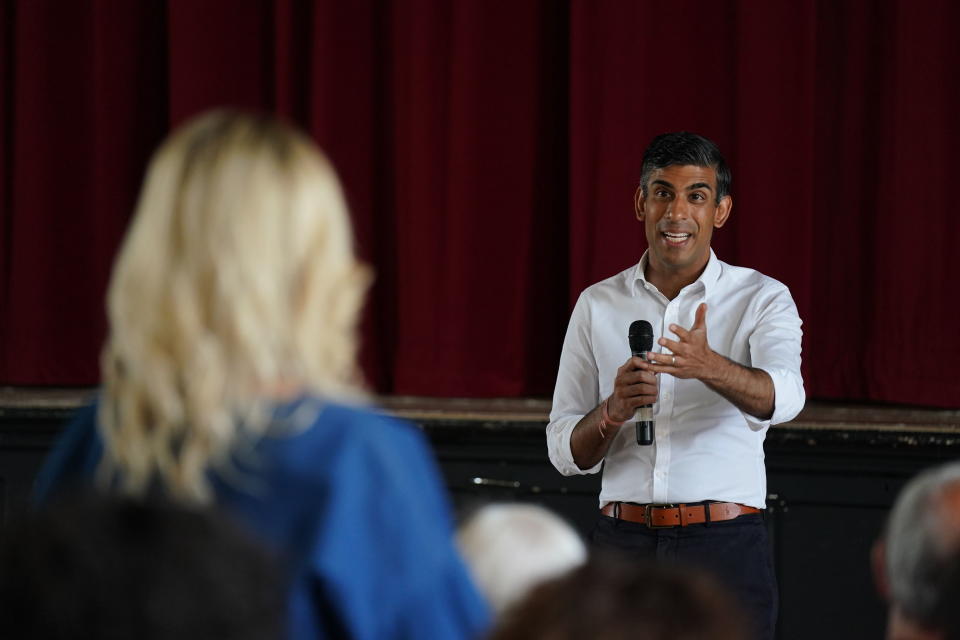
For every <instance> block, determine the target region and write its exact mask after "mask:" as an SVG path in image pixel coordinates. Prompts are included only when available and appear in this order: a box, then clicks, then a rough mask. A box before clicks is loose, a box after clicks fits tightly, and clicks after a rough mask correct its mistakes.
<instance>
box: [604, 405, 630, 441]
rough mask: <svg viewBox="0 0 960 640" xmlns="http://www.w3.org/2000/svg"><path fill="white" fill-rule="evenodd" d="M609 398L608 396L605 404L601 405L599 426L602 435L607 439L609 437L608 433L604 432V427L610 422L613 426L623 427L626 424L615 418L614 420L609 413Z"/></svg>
mask: <svg viewBox="0 0 960 640" xmlns="http://www.w3.org/2000/svg"><path fill="white" fill-rule="evenodd" d="M609 400H610V398H607V399H606V400H604V401H603V404H602V405H600V425H599V427H598V428H599V430H600V437H601V438H603V439H604V440H606V438H607V434H605V433H604V432H603V428H604V427H605V426H607V425H608V424H609V425H610V426H611V427H622V426H623V424H624V423H623V422H616V421H615V420H612V419H611V418H610V414H609V413H607V402H608V401H609Z"/></svg>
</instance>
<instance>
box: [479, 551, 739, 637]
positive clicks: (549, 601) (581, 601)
mask: <svg viewBox="0 0 960 640" xmlns="http://www.w3.org/2000/svg"><path fill="white" fill-rule="evenodd" d="M618 558H619V556H615V555H611V556H605V555H601V556H598V557H594V558H592V559H591V560H590V562H588V563H587V564H586V565H584V566H582V567H580V568H578V569H576V570H574V571H572V572H570V573H568V574H566V575H564V576H562V577H560V578H558V579H555V580H552V581H550V582H547V583H544V584H543V585H541V586H540V587H538V588H536V589H535V590H534V591H533V592H532V593H531V594H530V595H529V596H528V597H527V598H526V599H525V600H523V601H522V602H521V603H520V604H519V605H517V606H516V607H514V608H513V609H510V610H508V611H507V612H506V614H505V616H504V618H503V623H502V625H501V626H500V627H499V628H498V629H497V630H496V631H495V633H494V634H493V636H492V640H582V639H583V638H604V639H605V640H628V639H629V640H744V638H746V636H745V634H744V626H743V621H742V620H741V615H740V612H739V610H738V609H737V606H736V604H735V603H734V602H733V601H732V600H731V599H730V598H729V597H728V596H727V595H726V593H724V592H723V591H722V590H721V588H720V587H719V586H718V585H717V584H716V583H715V582H714V581H713V580H712V579H711V578H709V577H708V576H707V575H705V574H703V573H701V572H699V571H696V570H693V569H689V568H686V567H685V568H683V569H682V570H681V569H680V568H678V567H676V566H661V565H654V564H637V563H636V562H633V561H629V560H626V559H618Z"/></svg>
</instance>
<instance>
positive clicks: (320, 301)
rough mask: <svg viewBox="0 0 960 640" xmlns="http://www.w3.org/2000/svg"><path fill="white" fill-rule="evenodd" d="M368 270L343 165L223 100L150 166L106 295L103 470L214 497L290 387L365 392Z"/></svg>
mask: <svg viewBox="0 0 960 640" xmlns="http://www.w3.org/2000/svg"><path fill="white" fill-rule="evenodd" d="M369 280H370V275H369V270H368V269H367V268H366V267H365V266H364V265H361V264H360V263H358V261H357V260H356V258H355V256H354V251H353V241H352V231H351V227H350V220H349V214H348V212H347V207H346V204H345V202H344V197H343V193H342V190H341V187H340V183H339V180H338V179H337V176H336V173H335V171H334V169H333V167H332V165H331V164H330V162H329V161H328V160H327V159H326V157H325V156H324V155H323V153H322V152H321V151H320V150H319V149H318V148H317V147H316V146H315V145H314V144H313V143H312V142H311V141H310V140H309V138H307V137H306V136H305V135H304V134H302V133H300V132H298V131H296V130H295V129H293V128H292V127H289V126H287V125H285V124H283V123H280V122H278V121H276V120H274V119H271V118H269V117H265V116H256V115H252V114H244V113H237V112H230V111H216V112H211V113H207V114H205V115H202V116H199V117H197V118H195V119H193V120H191V121H190V122H188V123H186V124H185V125H184V126H182V127H181V128H180V129H178V130H177V131H176V132H174V133H173V134H172V135H171V136H170V137H169V138H168V139H167V140H166V141H165V142H164V143H163V145H161V147H160V148H159V149H158V150H157V152H156V153H155V155H154V157H153V159H152V160H151V162H150V166H149V169H148V172H147V176H146V180H145V182H144V186H143V190H142V192H141V194H140V200H139V203H138V205H137V209H136V212H135V215H134V218H133V221H132V223H131V225H130V228H129V230H128V232H127V236H126V238H125V240H124V242H123V246H122V247H121V249H120V253H119V255H118V257H117V261H116V263H115V265H114V270H113V275H112V279H111V282H110V287H109V291H108V296H107V310H108V316H109V322H110V334H109V337H108V339H107V343H106V345H105V346H104V349H103V353H102V357H101V366H102V373H103V379H104V380H103V383H104V392H103V398H102V400H101V403H100V409H99V416H98V418H99V424H100V428H101V432H102V435H103V439H104V444H105V456H104V460H103V464H102V465H101V467H100V470H99V472H100V476H99V477H100V480H101V481H102V482H109V483H117V484H119V489H120V490H122V491H124V492H126V493H131V494H134V495H137V494H143V493H144V492H146V491H147V490H148V489H149V488H150V487H151V486H152V485H153V483H156V482H159V483H160V484H161V485H162V486H163V487H164V489H165V490H166V491H167V492H168V493H170V494H171V495H173V496H174V497H178V498H182V499H186V500H188V501H193V502H206V501H209V500H210V498H211V489H210V486H209V484H208V481H207V477H206V476H207V471H208V470H209V469H211V468H217V467H218V466H223V465H228V464H229V461H230V458H231V455H232V450H233V449H234V447H235V445H236V444H237V442H238V441H240V440H243V441H250V440H251V439H253V440H255V439H256V438H257V437H260V436H262V435H263V434H264V433H265V432H266V430H267V429H268V428H269V424H270V420H269V412H270V409H271V407H272V406H274V405H275V404H276V403H277V401H278V400H281V399H283V398H284V397H288V396H289V395H291V394H292V393H300V392H305V393H310V394H314V395H317V396H321V397H323V396H326V397H330V396H334V397H340V398H344V397H347V398H360V397H361V396H362V392H361V391H360V388H361V385H360V375H359V372H358V368H357V366H356V351H357V344H358V339H357V320H358V315H359V310H360V307H361V305H362V302H363V297H364V294H365V291H366V288H367V285H368V283H369Z"/></svg>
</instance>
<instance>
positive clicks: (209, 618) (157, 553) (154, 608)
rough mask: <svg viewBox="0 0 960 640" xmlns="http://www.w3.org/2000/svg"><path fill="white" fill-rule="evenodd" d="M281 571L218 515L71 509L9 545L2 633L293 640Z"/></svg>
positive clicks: (17, 529) (96, 506) (116, 504)
mask: <svg viewBox="0 0 960 640" xmlns="http://www.w3.org/2000/svg"><path fill="white" fill-rule="evenodd" d="M280 585H281V576H280V575H279V569H278V567H276V566H275V563H274V559H273V558H272V556H270V555H269V554H268V553H267V552H265V551H264V550H263V549H262V548H261V547H260V546H259V545H258V544H256V543H255V542H254V541H252V540H251V539H249V538H247V537H246V536H245V535H244V534H242V533H240V531H239V530H238V529H236V528H235V527H234V526H233V525H232V523H231V522H229V521H227V520H225V519H223V517H222V516H220V515H218V514H217V513H214V512H212V511H207V510H199V509H188V508H185V507H183V506H176V505H172V504H169V503H141V502H137V501H133V500H130V499H115V500H107V499H94V498H87V499H84V500H81V501H79V502H71V503H63V504H60V505H57V506H55V507H51V508H49V509H47V510H46V511H43V512H40V513H38V514H33V515H31V516H30V517H28V518H26V519H24V520H22V521H20V522H18V523H15V524H13V525H9V526H8V527H7V528H6V529H5V530H4V531H3V532H2V535H0V616H2V617H0V620H2V622H0V626H2V628H3V629H4V630H5V631H7V632H8V633H11V637H16V638H34V639H37V640H61V639H62V640H67V639H70V640H84V639H87V638H89V639H91V640H93V639H96V640H113V639H116V640H120V639H121V638H122V639H124V640H126V639H128V638H137V639H139V640H207V639H209V638H217V639H223V640H271V639H279V638H280V637H282V620H283V612H284V604H283V594H282V591H281V587H280Z"/></svg>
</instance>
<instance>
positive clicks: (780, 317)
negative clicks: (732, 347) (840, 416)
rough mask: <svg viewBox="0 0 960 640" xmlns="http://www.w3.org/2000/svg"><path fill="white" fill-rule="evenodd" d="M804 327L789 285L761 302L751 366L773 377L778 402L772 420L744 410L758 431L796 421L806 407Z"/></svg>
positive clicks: (748, 420)
mask: <svg viewBox="0 0 960 640" xmlns="http://www.w3.org/2000/svg"><path fill="white" fill-rule="evenodd" d="M800 326H801V320H800V315H799V314H798V313H797V305H796V304H795V303H794V301H793V297H792V296H791V295H790V291H789V290H788V289H787V288H786V287H784V286H782V285H781V286H780V287H778V288H777V289H776V290H775V291H774V292H773V293H772V295H770V296H769V297H764V299H763V300H761V301H760V303H759V308H758V309H757V324H756V329H755V330H754V331H753V333H752V334H751V336H750V360H751V366H753V367H755V368H757V369H763V370H764V371H766V372H767V373H768V374H769V375H770V379H771V380H773V390H774V401H773V402H774V405H773V416H771V418H770V419H769V420H760V419H759V418H757V417H755V416H751V415H750V414H748V413H746V412H744V413H743V415H744V418H745V419H746V420H747V423H748V424H749V425H750V428H751V429H753V430H755V431H758V430H760V429H763V428H765V427H768V426H770V425H773V424H780V423H781V422H788V421H790V420H793V419H794V418H795V417H796V416H797V414H798V413H800V410H801V409H803V404H804V401H805V400H806V393H805V392H804V389H803V377H802V375H801V373H800V350H801V342H802V338H803V331H802V330H801V329H800Z"/></svg>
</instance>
